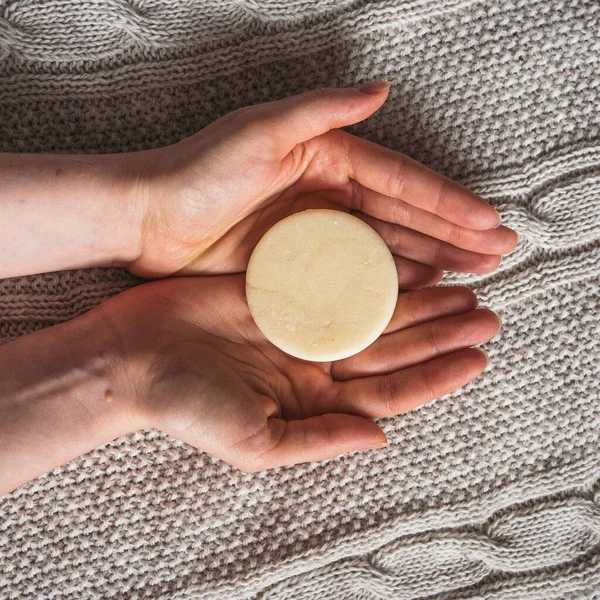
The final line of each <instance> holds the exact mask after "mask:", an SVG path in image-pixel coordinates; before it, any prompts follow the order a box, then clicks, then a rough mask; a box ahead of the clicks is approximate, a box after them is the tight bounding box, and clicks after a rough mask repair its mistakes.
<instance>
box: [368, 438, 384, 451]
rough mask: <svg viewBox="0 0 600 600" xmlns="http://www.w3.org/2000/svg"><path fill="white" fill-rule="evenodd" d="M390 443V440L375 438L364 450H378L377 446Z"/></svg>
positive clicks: (380, 446)
mask: <svg viewBox="0 0 600 600" xmlns="http://www.w3.org/2000/svg"><path fill="white" fill-rule="evenodd" d="M387 445H388V441H387V440H385V441H381V440H375V441H373V442H370V443H368V444H366V445H365V446H364V447H363V450H377V448H385V447H386V446H387Z"/></svg>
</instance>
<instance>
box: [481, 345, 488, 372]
mask: <svg viewBox="0 0 600 600" xmlns="http://www.w3.org/2000/svg"><path fill="white" fill-rule="evenodd" d="M480 352H481V353H482V354H483V355H484V356H485V367H483V370H484V371H485V370H486V369H487V368H488V366H489V364H490V355H489V354H488V353H487V352H486V351H485V350H480Z"/></svg>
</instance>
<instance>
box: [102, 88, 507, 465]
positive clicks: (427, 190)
mask: <svg viewBox="0 0 600 600" xmlns="http://www.w3.org/2000/svg"><path fill="white" fill-rule="evenodd" d="M369 91H370V92H371V93H366V92H369ZM387 91H388V86H386V85H385V84H374V85H372V86H371V89H370V90H366V92H365V91H362V92H361V91H359V90H357V89H318V90H313V91H311V92H308V93H305V94H301V95H299V96H295V97H291V98H286V99H284V100H281V101H277V102H270V103H267V104H262V105H256V106H250V107H246V108H242V109H239V110H237V111H234V112H232V113H229V114H228V115H226V116H224V117H222V118H221V119H219V120H217V121H215V122H214V123H212V124H211V125H209V126H208V127H206V128H205V129H203V130H202V131H201V132H200V133H198V134H197V135H195V136H192V137H190V138H187V139H184V140H183V141H181V142H179V143H177V144H175V145H173V146H170V147H167V148H162V149H159V150H152V151H149V152H145V153H139V154H136V155H131V156H132V157H134V159H135V161H136V164H135V166H133V167H131V172H134V173H136V176H135V178H134V181H135V185H134V186H133V188H132V189H134V190H135V195H136V199H135V205H136V206H139V207H142V208H141V209H140V210H139V215H140V223H141V225H140V227H139V232H140V237H139V242H138V243H139V253H138V255H137V256H136V257H135V258H134V259H133V260H132V261H131V262H130V263H129V264H128V265H127V266H128V267H129V268H130V270H131V271H132V272H134V273H136V274H139V275H142V276H146V277H156V276H165V275H173V274H175V275H191V274H196V275H198V274H199V275H203V277H193V278H187V277H186V278H177V279H170V280H164V281H160V282H154V283H151V284H146V285H143V286H140V287H138V288H136V289H133V290H130V291H128V292H126V293H124V294H121V295H120V296H117V297H116V298H113V299H111V300H109V301H107V302H106V303H104V304H103V305H102V306H101V307H100V308H99V309H98V310H99V314H101V315H102V318H103V319H104V321H105V323H106V324H107V326H108V329H110V330H112V331H114V332H115V337H116V338H117V339H118V340H119V345H120V348H121V356H122V357H123V363H124V364H134V365H135V368H131V369H126V370H125V372H126V375H124V377H125V378H126V379H127V382H128V385H127V386H125V387H127V388H128V389H129V390H130V391H129V392H128V393H127V394H125V395H126V396H128V397H131V398H134V401H133V402H132V403H130V404H129V405H128V410H129V415H130V418H131V419H132V422H134V423H135V424H136V426H140V427H156V428H159V429H162V430H164V431H166V432H167V433H169V434H171V435H173V436H175V437H177V438H179V439H182V440H183V441H185V442H188V443H190V444H192V445H194V446H196V447H198V448H200V449H202V450H204V451H206V452H209V453H210V454H212V455H214V456H216V457H219V458H221V459H224V460H225V461H227V462H229V463H230V464H233V465H234V466H236V467H239V468H241V469H243V470H247V471H254V470H258V469H265V468H271V467H275V466H278V465H284V464H292V463H296V462H304V461H310V460H321V459H325V458H328V457H332V456H335V455H338V454H340V453H343V452H347V451H351V450H357V449H367V448H377V447H381V446H383V445H385V443H386V441H385V436H384V435H383V432H382V431H381V430H380V429H379V427H378V426H377V425H376V424H374V423H373V422H372V421H371V420H370V419H372V418H377V417H386V416H391V415H396V414H398V413H401V412H404V411H406V410H410V409H412V408H414V407H416V406H419V405H420V404H422V403H424V402H427V401H430V400H433V399H435V398H438V397H440V396H442V395H444V394H447V393H449V392H451V391H453V390H455V389H457V388H458V387H460V386H462V385H464V384H466V383H468V382H469V381H471V380H472V379H473V378H475V377H476V376H477V375H478V374H480V373H481V371H482V370H483V369H484V368H485V366H486V362H487V361H486V357H485V355H484V353H482V352H481V351H479V350H477V349H474V348H471V346H473V345H476V344H481V343H484V342H486V341H488V340H489V339H490V338H491V337H492V336H493V335H494V334H495V333H496V332H497V330H498V328H499V321H498V318H497V317H496V315H495V314H494V313H492V312H491V311H489V310H478V309H477V308H476V307H477V301H476V298H475V296H474V295H473V293H472V292H470V291H469V290H468V289H466V288H462V287H444V288H431V289H424V290H416V289H415V288H421V287H424V286H431V285H433V284H435V283H437V282H438V281H439V280H440V279H441V277H442V275H443V270H455V271H463V272H475V273H487V272H490V271H493V270H494V269H495V268H496V267H497V266H498V264H499V262H500V259H501V255H502V254H505V253H507V252H510V251H511V250H513V249H514V247H515V246H516V243H517V236H516V234H515V232H513V231H511V230H510V229H508V228H506V227H503V226H499V215H498V213H497V212H496V211H495V210H494V209H493V208H491V207H490V206H489V205H488V204H487V203H486V202H484V201H483V200H482V199H481V198H479V197H478V196H476V195H475V194H473V193H472V192H470V191H469V190H467V189H466V188H464V187H463V186H461V185H459V184H457V183H455V182H452V181H450V180H448V179H447V178H445V177H442V176H440V175H438V174H436V173H435V172H433V171H431V170H430V169H428V168H426V167H425V166H423V165H421V164H419V163H417V162H415V161H413V160H411V159H409V158H408V157H406V156H404V155H401V154H399V153H397V152H394V151H392V150H389V149H386V148H383V147H381V146H378V145H376V144H374V143H372V142H369V141H366V140H363V139H360V138H357V137H354V136H352V135H350V134H348V133H347V132H344V131H341V130H340V129H339V128H340V127H342V126H345V125H349V124H352V123H355V122H358V121H360V120H363V119H364V118H366V117H367V116H369V115H370V114H372V113H373V112H374V111H375V110H377V109H378V108H379V107H380V106H381V104H382V103H383V102H384V101H385V99H386V97H387ZM307 208H336V209H339V210H345V211H352V212H353V213H354V214H355V215H356V216H358V217H359V218H361V219H363V220H364V221H365V222H366V223H368V224H369V225H371V226H372V227H373V228H374V229H375V230H376V231H377V232H378V233H379V234H380V235H381V236H382V237H383V239H384V240H385V241H386V242H387V244H388V246H389V247H390V249H391V251H392V253H393V254H394V259H395V261H396V264H397V267H398V275H399V281H400V287H401V288H403V289H405V290H406V289H415V290H414V291H409V292H406V293H402V294H401V295H400V296H399V300H398V305H397V309H396V313H395V315H394V317H393V319H392V321H391V323H390V325H389V327H388V328H387V330H386V332H385V333H384V335H383V336H382V337H381V338H380V339H379V340H378V341H377V342H375V343H374V344H373V345H372V346H371V347H369V348H367V349H366V350H364V351H363V352H361V353H360V354H358V355H356V356H353V357H351V358H348V359H345V360H341V361H337V362H334V363H309V362H306V361H302V360H298V359H295V358H293V357H291V356H288V355H286V354H285V353H283V352H281V351H279V350H278V349H277V348H275V347H274V346H273V345H271V344H270V343H268V342H267V341H266V340H265V339H264V337H263V336H262V335H261V333H260V332H259V330H258V328H257V327H256V325H255V324H254V322H253V321H252V318H251V316H250V313H249V310H248V307H247V304H246V301H245V297H244V277H243V274H237V275H233V274H232V275H224V274H226V273H240V272H243V271H244V270H245V267H246V265H247V261H248V258H249V256H250V254H251V252H252V250H253V248H254V246H255V245H256V243H257V242H258V240H259V239H260V237H261V236H262V235H263V234H264V233H265V232H266V231H267V229H269V228H270V227H271V226H272V225H273V224H274V223H276V222H277V221H279V220H281V219H283V218H284V217H286V216H288V215H289V214H292V213H294V212H297V211H300V210H305V209H307ZM213 274H220V275H219V276H214V275H213Z"/></svg>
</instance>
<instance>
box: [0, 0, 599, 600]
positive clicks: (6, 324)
mask: <svg viewBox="0 0 600 600" xmlns="http://www.w3.org/2000/svg"><path fill="white" fill-rule="evenodd" d="M599 73H600V3H598V1H597V0H502V1H499V0H315V1H309V0H202V1H197V2H196V1H193V0H130V1H126V0H102V1H99V0H78V1H69V0H44V1H42V0H0V151H9V152H10V151H12V152H15V151H19V152H41V151H45V152H92V153H94V152H120V151H130V150H135V149H146V148H153V147H159V146H162V145H166V144H169V143H172V142H175V141H177V140H179V139H181V138H182V137H184V136H187V135H190V134H192V133H194V132H196V131H197V130H199V129H201V128H202V127H204V126H205V125H207V124H208V123H210V122H211V121H213V120H215V119H216V118H218V117H219V116H221V115H223V114H225V113H227V112H229V111H231V110H233V109H235V108H238V107H240V106H244V105H247V104H253V103H258V102H264V101H268V100H272V99H276V98H280V97H284V96H287V95H291V94H295V93H298V92H301V91H303V90H306V89H309V88H314V87H318V86H322V85H326V86H345V85H355V84H357V83H361V82H366V81H370V80H373V79H387V80H389V81H391V82H392V84H393V86H392V90H391V94H390V97H389V99H388V101H387V102H386V104H385V105H384V106H383V107H382V108H381V110H379V111H378V112H377V113H376V114H375V115H374V116H373V117H371V118H369V119H368V120H367V121H365V122H363V123H360V124H358V125H356V126H353V127H351V128H349V130H350V131H352V132H353V133H355V134H357V135H361V136H364V137H366V138H369V139H371V140H373V141H375V142H378V143H381V144H384V145H386V146H388V147H391V148H394V149H396V150H399V151H402V152H405V153H407V154H409V155H411V156H412V157H414V158H415V159H417V160H420V161H422V162H424V163H426V164H427V165H429V166H430V167H432V168H434V169H436V170H438V171H440V172H442V173H444V174H446V175H448V176H450V177H452V178H455V179H457V180H459V181H461V182H463V183H465V184H466V185H468V186H470V187H471V188H472V189H474V190H475V191H476V192H478V193H480V194H482V195H483V196H484V197H485V198H486V199H488V200H489V201H490V202H491V203H492V204H494V205H495V206H496V207H497V208H498V209H499V210H500V212H501V213H502V216H503V220H504V222H505V223H506V224H507V225H509V226H511V227H513V228H515V229H516V230H517V231H518V232H519V233H520V236H521V238H520V243H519V246H518V248H517V250H516V251H515V252H513V253H512V254H511V255H509V256H508V257H507V258H506V259H505V260H504V261H503V263H502V265H501V267H500V269H499V271H498V272H496V273H494V274H491V275H483V276H457V275H448V276H447V277H446V278H445V283H451V282H452V283H456V282H463V283H467V284H468V285H470V286H471V287H472V288H473V289H474V290H475V292H476V293H477V294H478V296H479V297H480V303H481V305H485V306H489V307H490V308H492V309H494V310H497V311H498V312H499V313H500V314H501V316H502V319H503V327H502V330H501V333H500V334H499V335H498V336H497V337H496V338H494V340H493V341H492V342H491V343H490V344H488V345H487V348H486V349H487V350H488V351H489V354H490V362H491V365H490V368H489V369H488V370H487V371H486V372H485V373H484V375H483V376H481V377H480V378H478V379H477V380H476V381H474V382H473V383H472V384H470V385H469V386H467V387H466V388H465V389H463V390H461V391H460V392H457V393H454V394H451V395H449V396H446V397H444V398H443V399H441V400H439V401H437V402H434V403H432V404H430V405H427V406H425V407H422V408H420V409H418V410H416V411H413V412H411V413H408V414H406V415H403V416H400V417H397V418H391V419H385V420H382V421H381V425H382V426H383V428H384V430H385V432H386V435H387V437H388V439H389V441H390V445H389V447H388V448H386V449H383V450H379V451H369V452H356V453H352V454H349V455H346V456H343V457H339V458H336V459H332V460H329V461H326V462H324V463H314V464H304V465H300V466H295V467H286V468H280V469H276V470H273V471H268V472H263V473H257V474H253V475H248V474H243V473H241V472H239V471H237V470H235V469H233V468H231V467H229V466H227V465H226V464H224V463H222V462H220V461H218V460H216V459H213V458H211V457H209V456H207V455H205V454H203V453H201V452H198V451H196V450H195V449H193V448H190V447H189V446H186V445H185V444H182V443H180V442H178V441H176V440H174V439H172V438H170V437H168V436H166V435H163V434H161V433H158V432H156V431H144V432H139V433H136V434H133V435H130V436H127V437H124V438H121V439H119V440H117V441H115V442H113V443H111V444H108V445H106V446H104V447H102V448H99V449H97V450H95V451H94V452H91V453H90V454H88V455H86V456H83V457H81V458H79V459H78V460H75V461H73V462H71V463H70V464H68V465H65V466H63V467H61V468H58V469H56V470H54V471H53V472H52V473H49V474H47V475H45V476H43V477H41V478H39V479H37V480H36V481H33V482H31V483H29V484H27V485H25V486H23V487H22V488H20V489H19V490H17V491H15V492H13V493H12V494H10V495H8V496H6V497H4V498H3V499H1V500H0V598H2V599H19V600H27V599H59V598H60V599H63V598H64V599H73V600H75V599H85V600H87V599H105V598H106V599H109V598H110V599H119V600H126V599H127V600H135V599H153V600H184V599H185V600H192V599H194V600H200V599H206V600H208V599H220V600H221V599H227V600H229V599H244V600H250V599H253V600H259V599H260V600H377V599H390V600H391V599H395V600H415V599H417V598H418V599H420V600H467V599H470V600H542V599H543V600H591V599H593V598H600V592H599V590H600V482H599V480H598V477H599V475H600V472H599V467H600V443H599V431H600V402H599V388H600V372H599V363H600V360H599V358H600V352H599V346H600V332H599V328H598V315H599V312H600V311H599V309H600V292H599V289H600V269H599V267H598V265H599V259H600V78H599ZM0 185H1V182H0ZM137 283H139V280H137V279H136V278H135V277H133V276H131V275H129V274H128V273H126V272H125V271H122V270H119V269H89V270H78V271H70V272H61V273H52V274H44V275H39V276H32V277H18V278H13V279H7V280H4V281H0V340H1V341H2V342H9V341H10V340H11V339H13V338H16V337H18V336H20V335H24V334H26V333H29V332H32V331H35V330H37V329H40V328H43V327H47V326H50V325H53V324H56V323H60V322H62V321H65V320H67V319H71V318H73V317H75V316H77V315H79V314H81V313H83V312H85V311H87V310H89V309H90V308H92V307H94V306H96V305H97V304H98V303H100V302H101V301H102V300H103V299H105V298H108V297H110V296H112V295H114V294H116V293H118V292H120V291H122V290H125V289H127V288H128V287H131V286H133V285H136V284H137Z"/></svg>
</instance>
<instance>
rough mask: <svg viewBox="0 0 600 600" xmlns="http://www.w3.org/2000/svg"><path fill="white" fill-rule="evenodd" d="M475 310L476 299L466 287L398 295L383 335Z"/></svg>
mask: <svg viewBox="0 0 600 600" xmlns="http://www.w3.org/2000/svg"><path fill="white" fill-rule="evenodd" d="M476 308H477V296H475V294H474V293H473V292H472V291H471V290H470V289H469V288H467V287H463V286H444V287H435V288H431V289H428V290H416V291H412V292H406V293H404V294H400V296H399V297H398V302H397V304H396V310H395V311H394V314H393V315H392V318H391V320H390V322H389V324H388V326H387V327H386V328H385V331H384V332H383V333H384V335H385V334H388V333H392V332H394V331H399V330H400V329H406V328H408V327H414V326H415V325H420V324H421V323H426V322H427V321H431V320H433V319H439V318H441V317H449V316H450V315H459V314H461V313H464V312H468V311H471V310H475V309H476Z"/></svg>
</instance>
